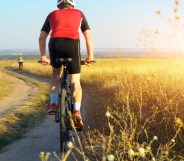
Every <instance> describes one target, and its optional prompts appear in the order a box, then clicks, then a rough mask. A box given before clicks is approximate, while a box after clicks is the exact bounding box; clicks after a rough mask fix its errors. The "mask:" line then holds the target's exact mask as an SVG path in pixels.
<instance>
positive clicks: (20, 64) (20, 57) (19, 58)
mask: <svg viewBox="0 0 184 161" xmlns="http://www.w3.org/2000/svg"><path fill="white" fill-rule="evenodd" d="M23 62H24V60H23V57H22V54H21V53H20V54H19V55H18V64H19V70H22V69H23Z"/></svg>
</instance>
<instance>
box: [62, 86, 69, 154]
mask: <svg viewBox="0 0 184 161" xmlns="http://www.w3.org/2000/svg"><path fill="white" fill-rule="evenodd" d="M66 105H67V104H66V90H65V89H62V91H61V108H60V109H61V111H60V150H61V152H62V153H63V152H66V150H67V148H66V144H67V141H68V140H69V129H68V127H67V126H66V119H67V113H66Z"/></svg>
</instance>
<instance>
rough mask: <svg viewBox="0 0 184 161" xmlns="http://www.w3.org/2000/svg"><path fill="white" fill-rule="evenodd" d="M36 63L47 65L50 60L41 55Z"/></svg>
mask: <svg viewBox="0 0 184 161" xmlns="http://www.w3.org/2000/svg"><path fill="white" fill-rule="evenodd" d="M38 63H40V64H42V65H49V64H50V60H49V59H48V58H47V57H46V56H42V57H41V59H40V60H39V61H38Z"/></svg>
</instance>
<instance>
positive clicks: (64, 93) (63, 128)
mask: <svg viewBox="0 0 184 161" xmlns="http://www.w3.org/2000/svg"><path fill="white" fill-rule="evenodd" d="M59 60H60V61H61V62H60V63H62V65H63V73H62V78H61V81H60V87H59V92H58V111H57V113H56V116H55V121H56V122H59V123H60V149H61V152H65V151H66V143H67V141H69V130H72V128H71V124H70V120H71V118H72V112H71V101H72V100H71V85H70V81H69V74H68V69H67V64H68V63H69V62H71V60H70V59H59Z"/></svg>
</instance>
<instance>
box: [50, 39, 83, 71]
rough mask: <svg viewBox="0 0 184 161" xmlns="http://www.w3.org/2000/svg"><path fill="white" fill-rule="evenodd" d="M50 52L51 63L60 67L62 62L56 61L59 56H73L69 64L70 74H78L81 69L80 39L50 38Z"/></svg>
mask: <svg viewBox="0 0 184 161" xmlns="http://www.w3.org/2000/svg"><path fill="white" fill-rule="evenodd" d="M49 54H50V60H51V65H52V66H53V67H54V68H60V67H61V64H59V63H57V62H56V59H58V58H72V62H71V63H69V64H68V72H69V74H78V73H80V71H81V55H80V41H79V40H74V39H70V38H50V40H49Z"/></svg>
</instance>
